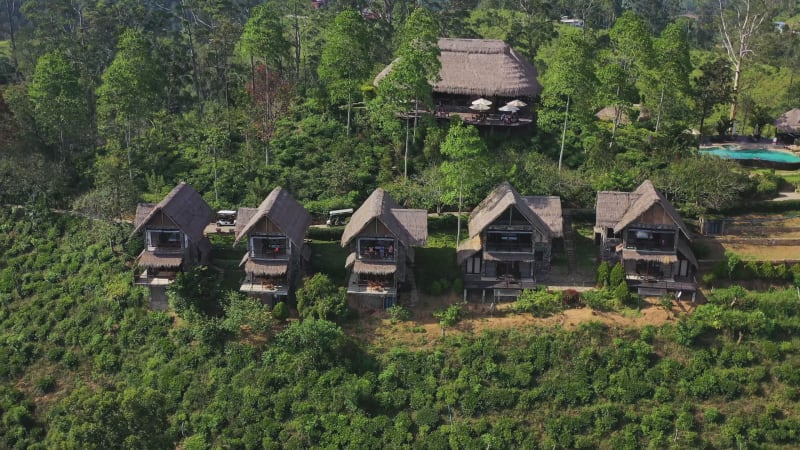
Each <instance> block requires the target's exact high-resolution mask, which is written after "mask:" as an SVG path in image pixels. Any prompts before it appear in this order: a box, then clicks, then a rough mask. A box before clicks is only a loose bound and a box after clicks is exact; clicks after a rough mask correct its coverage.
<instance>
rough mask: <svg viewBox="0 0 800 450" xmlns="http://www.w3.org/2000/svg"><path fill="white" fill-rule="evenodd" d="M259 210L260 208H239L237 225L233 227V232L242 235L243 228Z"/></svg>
mask: <svg viewBox="0 0 800 450" xmlns="http://www.w3.org/2000/svg"><path fill="white" fill-rule="evenodd" d="M256 212H258V208H244V207H243V208H239V210H238V211H236V226H235V227H234V229H233V232H234V233H235V235H236V236H240V235H242V230H244V228H245V227H246V226H247V224H249V223H250V219H252V218H253V216H254V215H256Z"/></svg>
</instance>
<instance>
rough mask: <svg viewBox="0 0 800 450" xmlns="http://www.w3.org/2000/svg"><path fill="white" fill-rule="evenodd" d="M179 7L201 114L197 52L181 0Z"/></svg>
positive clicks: (201, 100)
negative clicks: (187, 41)
mask: <svg viewBox="0 0 800 450" xmlns="http://www.w3.org/2000/svg"><path fill="white" fill-rule="evenodd" d="M180 7H181V19H182V20H181V22H183V23H186V34H187V36H188V37H189V56H190V57H191V60H192V83H193V84H194V92H195V95H197V100H198V101H199V103H200V109H199V111H200V115H201V116H202V115H203V93H202V92H201V90H200V71H199V70H198V68H197V54H196V52H195V50H194V36H193V34H192V24H191V23H190V22H189V19H187V18H186V10H185V9H184V6H183V1H181V2H180Z"/></svg>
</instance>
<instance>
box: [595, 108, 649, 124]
mask: <svg viewBox="0 0 800 450" xmlns="http://www.w3.org/2000/svg"><path fill="white" fill-rule="evenodd" d="M633 107H634V109H638V110H639V116H638V117H637V118H636V120H637V121H638V122H646V121H648V120H650V119H651V114H650V110H649V109H647V107H646V106H644V105H640V104H636V105H633ZM620 108H622V107H621V106H606V107H605V108H603V109H601V110H600V111H597V113H596V114H595V117H597V118H598V119H600V120H603V121H606V122H613V121H614V119H616V118H617V111H618V110H619V109H620ZM619 123H620V124H621V125H629V124H630V123H631V118H630V116H628V113H627V112H625V110H624V109H623V110H622V111H621V112H620V116H619Z"/></svg>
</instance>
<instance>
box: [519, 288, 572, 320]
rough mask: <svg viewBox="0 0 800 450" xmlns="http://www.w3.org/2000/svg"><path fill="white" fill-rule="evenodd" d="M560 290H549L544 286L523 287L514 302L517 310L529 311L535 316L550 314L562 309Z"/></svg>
mask: <svg viewBox="0 0 800 450" xmlns="http://www.w3.org/2000/svg"><path fill="white" fill-rule="evenodd" d="M561 299H562V297H561V293H560V292H549V291H547V289H545V288H537V289H534V290H530V289H525V290H523V291H522V292H521V293H520V294H519V296H518V297H517V300H516V302H514V306H513V308H514V310H515V311H517V312H529V313H531V314H533V315H534V316H536V317H547V316H551V315H553V314H555V313H557V312H559V311H561V310H562V309H563V304H562V301H561Z"/></svg>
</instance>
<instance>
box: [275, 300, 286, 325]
mask: <svg viewBox="0 0 800 450" xmlns="http://www.w3.org/2000/svg"><path fill="white" fill-rule="evenodd" d="M272 317H274V318H275V320H279V321H281V322H283V321H285V320H286V319H288V318H289V307H288V306H286V303H283V302H278V304H277V305H275V307H274V308H272Z"/></svg>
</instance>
